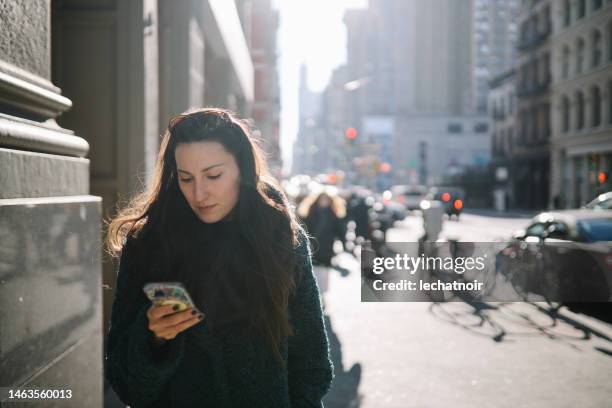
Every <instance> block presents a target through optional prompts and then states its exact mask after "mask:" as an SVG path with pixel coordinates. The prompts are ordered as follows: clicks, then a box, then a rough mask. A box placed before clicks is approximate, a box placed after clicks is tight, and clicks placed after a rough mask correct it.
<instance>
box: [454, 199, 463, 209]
mask: <svg viewBox="0 0 612 408" xmlns="http://www.w3.org/2000/svg"><path fill="white" fill-rule="evenodd" d="M453 206H454V207H455V210H460V209H462V208H463V201H461V200H455V202H454V203H453Z"/></svg>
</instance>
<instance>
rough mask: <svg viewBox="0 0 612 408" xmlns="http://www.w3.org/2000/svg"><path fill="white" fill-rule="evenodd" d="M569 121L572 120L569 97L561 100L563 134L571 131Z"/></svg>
mask: <svg viewBox="0 0 612 408" xmlns="http://www.w3.org/2000/svg"><path fill="white" fill-rule="evenodd" d="M569 120H570V101H569V98H568V97H567V96H564V97H563V99H562V100H561V121H562V122H561V123H562V125H561V130H563V132H564V133H565V132H567V131H569Z"/></svg>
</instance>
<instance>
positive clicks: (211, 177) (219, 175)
mask: <svg viewBox="0 0 612 408" xmlns="http://www.w3.org/2000/svg"><path fill="white" fill-rule="evenodd" d="M221 174H223V173H219V174H216V175H214V176H208V178H209V179H211V180H215V179H218V178H219V177H221Z"/></svg>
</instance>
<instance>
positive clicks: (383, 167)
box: [378, 162, 391, 173]
mask: <svg viewBox="0 0 612 408" xmlns="http://www.w3.org/2000/svg"><path fill="white" fill-rule="evenodd" d="M378 170H379V171H380V172H381V173H389V172H390V171H391V165H390V164H389V163H387V162H384V163H380V166H378Z"/></svg>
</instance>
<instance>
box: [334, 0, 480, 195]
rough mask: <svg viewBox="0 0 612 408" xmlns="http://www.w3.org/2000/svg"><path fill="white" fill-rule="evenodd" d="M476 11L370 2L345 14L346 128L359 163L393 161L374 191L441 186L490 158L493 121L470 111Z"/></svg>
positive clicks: (436, 0) (464, 6) (467, 6)
mask: <svg viewBox="0 0 612 408" xmlns="http://www.w3.org/2000/svg"><path fill="white" fill-rule="evenodd" d="M472 6H473V5H472V2H471V1H455V0H432V1H419V0H372V1H371V2H370V4H369V8H368V9H358V10H349V11H347V13H346V14H345V18H344V21H345V25H346V28H347V68H346V77H347V83H346V86H345V88H346V109H347V121H348V123H347V126H351V127H355V128H356V129H357V130H358V135H359V136H358V137H357V140H356V143H355V144H356V148H355V149H354V154H355V155H356V156H357V158H358V159H364V160H365V159H366V158H367V157H369V156H372V155H379V156H380V157H382V158H383V159H384V160H389V163H387V164H389V165H390V167H389V166H384V167H381V169H382V168H387V169H388V168H390V169H391V172H390V174H391V175H392V177H391V178H389V177H388V176H389V175H387V174H384V172H382V171H379V172H378V175H377V179H378V181H377V183H375V185H376V186H378V187H388V184H406V183H422V184H439V183H442V182H443V180H444V177H445V176H446V175H449V174H450V173H454V172H456V171H460V169H461V168H464V167H465V166H471V165H476V166H478V165H482V164H483V163H486V162H487V161H488V159H489V156H490V152H489V150H490V149H489V145H490V140H489V138H488V134H487V131H488V129H487V123H486V121H487V119H486V117H484V116H482V115H475V114H474V112H473V109H472V106H473V102H472V88H473V76H472V74H473V68H472V58H473V53H472V47H473V39H472V34H473V31H472V25H471V22H472V18H473V16H474V14H473V11H472ZM383 156H385V157H383ZM365 161H366V162H367V160H365Z"/></svg>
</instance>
